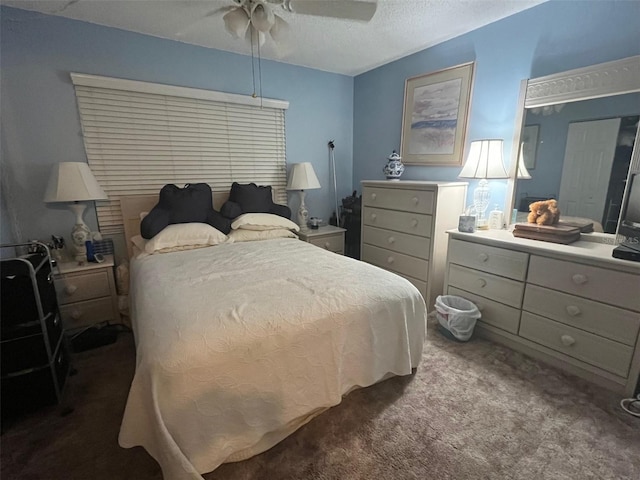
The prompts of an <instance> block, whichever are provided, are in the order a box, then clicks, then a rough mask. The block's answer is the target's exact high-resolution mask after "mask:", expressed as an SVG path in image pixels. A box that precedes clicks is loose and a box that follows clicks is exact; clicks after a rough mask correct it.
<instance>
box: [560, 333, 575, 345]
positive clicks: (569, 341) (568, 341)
mask: <svg viewBox="0 0 640 480" xmlns="http://www.w3.org/2000/svg"><path fill="white" fill-rule="evenodd" d="M560 341H561V342H562V344H563V345H565V346H567V347H570V346H571V345H573V344H574V343H576V340H575V338H573V337H572V336H571V335H562V336H560Z"/></svg>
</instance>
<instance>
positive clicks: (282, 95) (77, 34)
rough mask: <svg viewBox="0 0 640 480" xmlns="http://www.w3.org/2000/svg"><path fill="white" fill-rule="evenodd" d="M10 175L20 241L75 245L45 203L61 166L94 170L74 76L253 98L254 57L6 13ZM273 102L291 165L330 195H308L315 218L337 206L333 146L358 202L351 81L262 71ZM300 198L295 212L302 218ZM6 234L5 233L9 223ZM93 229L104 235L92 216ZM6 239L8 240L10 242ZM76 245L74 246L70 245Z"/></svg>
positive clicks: (1, 39) (1, 30) (69, 219)
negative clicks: (282, 106)
mask: <svg viewBox="0 0 640 480" xmlns="http://www.w3.org/2000/svg"><path fill="white" fill-rule="evenodd" d="M0 16H1V24H0V43H1V46H2V56H1V58H0V61H1V67H2V68H1V77H0V80H1V91H0V94H1V96H2V103H1V121H2V122H1V123H2V131H1V140H2V149H3V160H2V175H3V176H5V175H6V176H7V177H8V180H9V181H8V182H3V184H4V185H6V184H7V183H8V184H9V187H7V189H9V190H11V191H10V192H7V193H11V195H3V196H4V198H5V199H13V200H12V201H8V204H7V205H5V204H4V202H3V204H2V207H3V209H7V208H8V209H12V210H13V211H15V213H16V216H17V218H18V219H19V223H20V231H21V236H22V237H24V238H20V239H18V240H24V239H27V238H49V236H50V235H51V234H56V235H63V236H65V237H68V236H69V232H70V230H71V227H72V226H73V215H72V214H71V213H70V212H69V211H68V210H67V209H66V207H64V206H60V207H55V206H51V205H45V204H44V203H43V202H42V197H43V194H44V189H45V186H46V182H47V179H48V176H49V172H50V170H51V168H52V167H53V165H55V164H57V163H58V162H61V161H86V156H85V152H84V145H83V143H82V137H81V135H80V123H79V117H78V113H77V107H76V101H75V95H74V90H73V86H72V84H71V81H70V78H69V72H80V73H90V74H96V75H104V76H111V77H119V78H127V79H132V80H141V81H148V82H156V83H165V84H170V85H180V86H186V87H195V88H203V89H210V90H218V91H223V92H232V93H238V94H246V95H250V94H251V93H252V91H253V87H252V81H251V60H250V57H247V56H242V55H236V54H232V53H227V52H222V51H219V50H213V49H207V48H202V47H196V46H193V45H187V44H184V43H180V42H175V41H170V40H164V39H160V38H156V37H151V36H147V35H140V34H135V33H131V32H126V31H123V30H118V29H114V28H107V27H102V26H99V25H94V24H90V23H86V22H79V21H75V20H69V19H65V18H61V17H55V16H48V15H42V14H38V13H34V12H28V11H24V10H19V9H12V8H7V7H2V8H1V9H0ZM262 92H263V95H264V96H265V97H268V98H277V99H282V100H288V101H289V102H290V107H289V110H288V111H287V114H286V122H287V162H288V163H289V164H290V163H296V162H304V161H309V162H312V163H313V165H314V168H315V170H316V173H317V175H318V178H319V180H320V183H321V185H322V189H320V190H312V191H309V192H308V196H307V202H306V203H307V206H308V208H309V211H310V214H311V215H314V216H319V217H322V218H324V219H328V218H329V215H330V214H331V211H332V209H331V206H332V205H333V204H334V194H333V188H332V185H333V183H332V180H331V177H330V171H329V154H328V147H327V142H328V141H329V140H331V139H333V140H335V144H336V148H335V157H336V163H337V166H338V167H337V170H338V179H339V180H338V182H339V185H338V190H339V198H342V197H344V196H346V195H348V194H350V193H351V185H352V177H351V175H352V169H351V157H352V145H353V134H352V128H353V78H352V77H348V76H344V75H336V74H331V73H326V72H321V71H319V70H313V69H308V68H302V67H296V66H292V65H286V64H283V63H278V62H271V61H263V62H262ZM297 202H298V196H297V195H294V196H292V198H291V201H290V205H291V206H292V208H294V209H297V205H298V203H297ZM2 216H3V221H2V226H3V230H4V226H5V220H4V218H5V215H4V212H3V215H2ZM85 221H86V222H87V224H88V225H89V227H90V228H92V229H96V228H97V221H96V217H95V210H94V208H93V206H91V207H90V208H88V209H87V212H86V213H85ZM3 239H4V235H3ZM67 239H68V238H67Z"/></svg>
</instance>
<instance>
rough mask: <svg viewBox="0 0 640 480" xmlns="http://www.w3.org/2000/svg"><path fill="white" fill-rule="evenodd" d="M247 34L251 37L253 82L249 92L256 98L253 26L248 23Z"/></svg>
mask: <svg viewBox="0 0 640 480" xmlns="http://www.w3.org/2000/svg"><path fill="white" fill-rule="evenodd" d="M249 29H250V30H249V35H250V37H249V38H250V39H251V81H252V83H253V93H252V94H251V96H252V97H253V98H256V71H255V67H254V65H253V60H254V58H255V57H254V54H253V31H254V28H253V27H252V26H251V25H249Z"/></svg>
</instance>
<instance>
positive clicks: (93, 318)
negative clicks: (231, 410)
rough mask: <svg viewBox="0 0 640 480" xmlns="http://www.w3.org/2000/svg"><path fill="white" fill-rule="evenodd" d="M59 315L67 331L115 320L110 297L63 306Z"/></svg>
mask: <svg viewBox="0 0 640 480" xmlns="http://www.w3.org/2000/svg"><path fill="white" fill-rule="evenodd" d="M60 315H62V321H63V322H64V325H65V328H66V329H67V330H71V329H74V328H79V327H85V326H87V325H93V324H95V323H100V322H106V321H115V320H116V319H114V318H113V306H112V303H111V297H105V298H98V299H96V300H88V301H86V302H78V303H72V304H69V305H63V306H61V307H60Z"/></svg>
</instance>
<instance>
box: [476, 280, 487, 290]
mask: <svg viewBox="0 0 640 480" xmlns="http://www.w3.org/2000/svg"><path fill="white" fill-rule="evenodd" d="M478 285H479V286H480V288H484V287H486V286H487V281H486V280H485V279H484V278H479V279H478Z"/></svg>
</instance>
